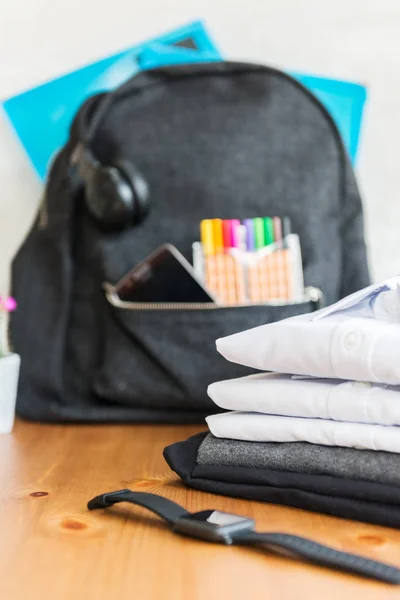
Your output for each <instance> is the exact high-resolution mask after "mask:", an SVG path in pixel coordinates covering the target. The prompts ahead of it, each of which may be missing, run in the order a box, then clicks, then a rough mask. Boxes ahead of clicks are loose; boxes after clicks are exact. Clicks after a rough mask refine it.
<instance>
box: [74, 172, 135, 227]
mask: <svg viewBox="0 0 400 600" xmlns="http://www.w3.org/2000/svg"><path fill="white" fill-rule="evenodd" d="M85 201H86V206H87V208H88V211H89V212H90V214H91V215H92V216H93V217H94V219H95V220H96V221H97V222H98V224H99V225H100V226H101V227H102V229H104V230H109V231H113V230H114V231H115V230H121V229H125V228H126V227H129V225H130V224H131V222H132V212H133V210H134V207H135V204H136V202H135V199H134V194H133V190H132V188H131V186H130V185H129V183H128V182H127V181H126V180H125V177H123V176H122V175H121V173H120V172H119V170H118V169H117V168H115V167H103V166H98V167H96V169H95V170H94V171H93V172H92V174H91V176H90V177H89V178H87V180H86V184H85Z"/></svg>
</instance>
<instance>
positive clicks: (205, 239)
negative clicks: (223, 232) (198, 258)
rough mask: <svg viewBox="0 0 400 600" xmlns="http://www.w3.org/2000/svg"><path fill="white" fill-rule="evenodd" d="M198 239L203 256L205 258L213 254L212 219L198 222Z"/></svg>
mask: <svg viewBox="0 0 400 600" xmlns="http://www.w3.org/2000/svg"><path fill="white" fill-rule="evenodd" d="M200 239H201V243H202V245H203V252H204V254H205V255H206V256H210V255H211V254H214V253H215V244H214V225H213V221H212V219H203V221H200Z"/></svg>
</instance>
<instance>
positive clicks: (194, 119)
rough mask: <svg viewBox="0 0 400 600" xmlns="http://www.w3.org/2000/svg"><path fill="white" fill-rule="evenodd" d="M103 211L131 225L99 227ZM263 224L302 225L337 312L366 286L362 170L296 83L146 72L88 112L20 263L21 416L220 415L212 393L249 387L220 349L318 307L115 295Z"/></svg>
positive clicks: (261, 70) (199, 72) (264, 71)
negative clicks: (218, 223) (132, 278)
mask: <svg viewBox="0 0 400 600" xmlns="http://www.w3.org/2000/svg"><path fill="white" fill-rule="evenodd" d="M89 150H90V152H89ZM85 152H86V154H85ZM143 179H145V180H146V181H147V183H148V186H149V197H147V191H146V189H144V187H145V186H144V187H143V185H144V184H143ZM113 186H114V187H115V186H117V187H118V193H119V194H120V196H121V197H120V198H118V202H119V203H120V204H119V205H118V206H117V209H116V212H115V211H114V208H113V209H112V210H109V208H108V207H107V198H108V197H109V196H110V194H111V195H112V194H113V193H114V192H115V189H114V187H113ZM132 186H134V187H135V186H136V188H135V189H134V190H133V191H132ZM93 201H96V202H97V209H98V210H99V211H100V212H102V215H103V217H104V215H105V214H106V215H108V217H110V219H111V220H112V219H113V217H115V215H116V216H117V221H121V218H122V220H124V219H125V221H124V222H125V225H126V226H125V227H124V228H119V230H118V231H116V230H115V228H113V229H111V230H107V229H105V228H104V227H100V226H99V221H98V219H96V218H94V217H96V210H97V209H96V207H93ZM102 203H103V204H102ZM148 203H149V204H150V205H151V211H150V212H149V214H148V215H147V217H146V213H147V204H148ZM88 208H89V210H88ZM107 211H108V212H107ZM113 211H114V212H113ZM118 211H119V212H118ZM140 211H142V214H141V216H140V218H137V215H138V212H139V213H140ZM264 215H278V216H288V217H290V219H291V222H292V226H293V230H294V231H295V232H296V233H298V234H299V235H300V240H301V245H302V252H303V262H304V275H305V282H306V286H314V287H315V288H319V289H320V290H322V292H323V294H324V298H325V303H327V304H329V303H332V302H334V301H336V300H338V299H339V298H341V297H343V296H345V295H347V294H349V293H351V292H354V291H355V290H357V289H360V288H362V287H364V286H365V285H367V284H368V282H369V278H368V268H367V261H366V251H365V244H364V237H363V217H362V205H361V201H360V197H359V194H358V191H357V187H356V184H355V180H354V176H353V172H352V168H351V166H350V164H349V160H348V157H347V155H346V152H345V150H344V147H343V144H342V141H341V139H340V136H339V134H338V131H337V129H336V127H335V125H334V123H333V121H332V118H331V117H330V115H329V114H328V113H327V111H326V110H325V109H324V107H323V106H322V105H321V104H320V103H319V102H318V101H317V100H316V98H315V97H314V96H312V94H310V93H309V92H308V91H307V90H306V89H305V88H304V87H302V85H300V84H299V83H298V82H297V81H295V80H294V79H292V78H291V77H289V76H288V75H286V74H284V73H282V72H279V71H277V70H275V69H271V68H267V67H263V66H257V65H249V64H238V63H228V62H223V63H211V64H196V65H184V66H174V67H169V68H162V69H155V70H151V71H147V72H143V73H140V74H139V75H137V76H135V77H134V78H133V79H132V80H131V81H130V82H128V83H127V84H124V86H123V87H122V88H120V89H118V90H116V91H114V92H112V93H109V94H99V95H96V96H94V97H92V98H90V99H89V100H88V101H87V102H86V103H85V104H84V105H83V106H82V107H81V109H80V111H79V112H78V114H77V116H76V118H75V121H74V123H73V125H72V128H71V133H70V139H69V141H68V143H67V144H66V145H65V147H64V148H63V149H62V150H61V152H60V153H59V154H58V156H57V158H56V160H55V161H54V163H53V165H52V168H51V170H50V174H49V177H48V181H47V185H46V192H45V200H44V203H43V205H42V207H41V209H40V211H39V215H38V218H37V220H36V222H35V223H34V225H33V227H32V229H31V231H30V233H29V235H28V236H27V239H26V240H25V242H24V244H23V245H22V247H21V249H20V250H19V252H18V254H17V256H16V258H15V260H14V263H13V273H12V275H13V294H14V295H15V297H16V299H17V301H18V305H19V308H18V311H16V312H15V314H14V315H13V317H12V321H11V337H12V341H13V344H14V348H15V351H16V352H18V353H19V354H20V355H21V357H22V365H21V378H20V387H19V394H18V404H17V408H18V412H19V414H20V415H21V416H22V417H25V418H28V419H33V420H41V421H93V422H106V421H115V422H121V421H131V422H140V421H157V422H176V423H180V422H197V421H200V420H202V418H203V417H204V415H205V414H207V413H209V412H213V411H214V412H215V407H214V405H213V404H212V402H211V400H209V399H208V397H207V385H208V384H209V383H211V382H213V381H216V380H221V379H228V378H232V377H238V376H241V375H245V374H246V373H249V370H248V369H245V368H244V367H240V366H238V365H234V364H231V363H228V362H227V361H225V360H223V359H222V358H221V357H220V356H219V355H218V354H217V353H216V350H215V339H216V338H218V337H221V336H226V335H229V334H232V333H234V332H237V331H240V330H244V329H247V328H250V327H255V326H257V325H261V324H264V323H267V322H272V321H277V320H279V319H283V318H286V317H290V316H293V315H298V314H302V313H307V312H310V311H312V310H315V308H316V306H317V302H316V297H315V296H314V295H313V294H312V293H306V296H305V298H304V300H303V301H301V302H296V303H292V304H286V305H283V304H279V303H276V304H264V305H259V306H246V307H236V308H235V307H229V308H224V307H217V306H215V307H213V308H210V307H209V306H208V307H205V308H204V309H202V308H199V307H198V306H196V307H195V308H194V307H191V306H190V305H188V306H186V307H185V306H183V307H181V308H180V309H169V308H168V307H165V306H163V307H157V306H148V305H144V306H140V305H139V306H132V308H130V309H121V308H118V307H115V306H113V305H112V304H110V302H109V301H108V300H107V296H106V294H105V291H104V287H103V285H104V283H105V282H108V283H111V284H114V283H116V282H117V281H118V280H119V279H120V278H121V277H122V276H123V275H124V274H125V273H127V272H128V271H129V270H130V269H131V268H132V267H133V266H134V265H135V264H136V263H138V262H139V261H141V260H142V259H144V258H145V257H146V256H147V255H148V254H150V253H151V252H152V251H153V250H154V249H155V248H156V247H158V246H160V245H161V244H163V243H164V242H170V243H171V244H174V245H175V246H176V247H177V248H179V250H180V251H181V252H182V253H183V254H184V255H185V256H186V258H188V259H190V258H191V245H192V242H193V241H195V240H196V239H198V238H199V230H198V227H199V221H200V220H201V219H205V218H215V217H221V218H236V219H243V218H248V217H250V218H251V217H258V216H264ZM145 217H146V218H145Z"/></svg>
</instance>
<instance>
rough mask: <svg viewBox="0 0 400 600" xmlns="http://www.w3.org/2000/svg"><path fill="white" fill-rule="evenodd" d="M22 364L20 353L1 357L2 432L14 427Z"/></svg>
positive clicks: (0, 428)
mask: <svg viewBox="0 0 400 600" xmlns="http://www.w3.org/2000/svg"><path fill="white" fill-rule="evenodd" d="M20 364H21V357H20V356H19V355H18V354H8V356H4V357H2V358H0V434H1V433H10V431H12V429H13V427H14V419H15V404H16V402H17V388H18V378H19V367H20Z"/></svg>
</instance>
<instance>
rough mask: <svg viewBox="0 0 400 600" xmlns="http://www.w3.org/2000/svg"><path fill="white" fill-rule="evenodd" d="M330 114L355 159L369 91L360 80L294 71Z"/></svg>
mask: <svg viewBox="0 0 400 600" xmlns="http://www.w3.org/2000/svg"><path fill="white" fill-rule="evenodd" d="M292 76H293V77H295V78H296V79H298V80H299V81H300V82H301V83H302V84H303V85H304V86H305V87H307V88H309V89H310V90H311V91H312V92H313V94H314V95H315V96H316V97H317V98H318V99H319V100H320V102H322V104H324V106H325V107H326V108H327V109H328V110H329V112H330V113H331V115H332V117H333V119H334V121H335V123H336V125H337V127H338V129H339V131H340V133H341V136H342V138H343V141H344V144H345V146H346V148H347V151H348V153H349V155H350V157H351V159H352V161H353V162H354V161H355V158H356V156H357V149H358V145H359V141H360V131H361V124H362V117H363V111H364V104H365V101H366V98H367V90H366V88H365V87H364V86H362V85H360V84H358V83H351V82H348V81H340V80H337V79H326V78H325V77H315V76H313V75H302V74H299V73H292Z"/></svg>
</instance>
